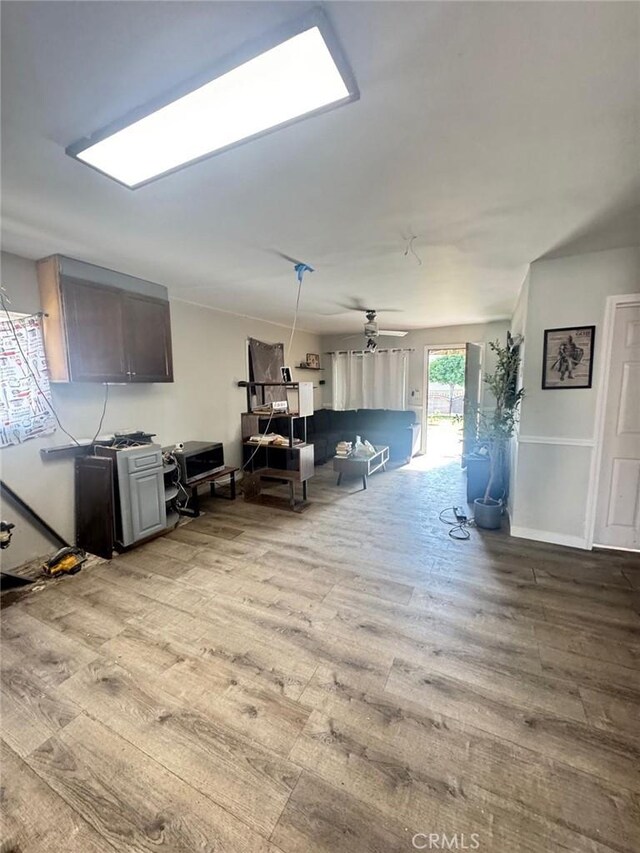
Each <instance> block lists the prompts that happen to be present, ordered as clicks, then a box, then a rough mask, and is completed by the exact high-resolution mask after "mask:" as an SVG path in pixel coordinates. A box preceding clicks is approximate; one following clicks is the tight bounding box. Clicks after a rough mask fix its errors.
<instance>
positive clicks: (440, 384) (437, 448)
mask: <svg viewBox="0 0 640 853" xmlns="http://www.w3.org/2000/svg"><path fill="white" fill-rule="evenodd" d="M425 362H426V364H425V367H426V370H425V386H426V387H425V400H426V411H425V421H426V423H425V433H424V434H425V445H424V452H425V456H426V459H427V462H428V464H429V466H430V467H431V466H440V465H448V464H449V463H451V462H457V463H458V464H459V463H460V461H461V458H462V444H463V432H464V408H465V405H464V400H465V363H466V351H465V347H464V346H455V347H441V348H431V347H428V348H427V351H426V359H425Z"/></svg>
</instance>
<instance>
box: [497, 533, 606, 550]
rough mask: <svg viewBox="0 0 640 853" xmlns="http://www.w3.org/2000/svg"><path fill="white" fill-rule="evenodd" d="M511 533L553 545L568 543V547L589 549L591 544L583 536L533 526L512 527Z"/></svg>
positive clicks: (516, 536) (517, 536) (521, 537)
mask: <svg viewBox="0 0 640 853" xmlns="http://www.w3.org/2000/svg"><path fill="white" fill-rule="evenodd" d="M511 535H512V536H515V538H516V539H533V540H534V542H549V543H551V544H552V545H566V546H567V547H568V548H582V549H583V550H587V551H588V550H589V549H590V548H591V546H590V545H589V544H588V543H587V540H586V539H585V538H584V537H582V536H567V534H566V533H556V532H555V531H554V530H535V529H534V528H533V527H512V528H511Z"/></svg>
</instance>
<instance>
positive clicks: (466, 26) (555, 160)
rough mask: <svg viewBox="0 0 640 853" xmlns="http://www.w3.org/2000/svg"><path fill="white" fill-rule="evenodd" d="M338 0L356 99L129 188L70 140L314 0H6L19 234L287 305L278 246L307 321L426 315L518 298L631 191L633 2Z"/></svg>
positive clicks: (430, 320)
mask: <svg viewBox="0 0 640 853" xmlns="http://www.w3.org/2000/svg"><path fill="white" fill-rule="evenodd" d="M325 8H326V9H327V11H328V14H329V16H330V17H331V19H332V22H333V24H334V27H335V29H336V31H337V33H338V36H339V38H340V39H341V41H342V44H343V47H344V50H345V52H346V54H347V56H348V58H349V60H350V63H351V66H352V68H353V71H354V73H355V76H356V79H357V81H358V84H359V87H360V91H361V99H360V100H359V101H358V102H356V103H353V104H349V105H347V106H344V107H342V108H340V109H338V110H335V111H333V112H330V113H327V114H325V115H321V116H318V117H315V118H312V119H310V120H308V121H303V122H301V123H299V124H296V125H293V126H291V127H289V128H287V129H285V130H282V131H278V132H276V133H273V134H271V135H269V136H267V137H264V138H262V139H260V140H257V141H254V142H251V143H249V144H246V145H243V146H240V147H238V148H235V149H233V150H231V151H228V152H226V153H223V154H221V155H219V156H217V157H213V158H212V159H209V160H207V161H205V162H203V163H200V164H197V165H195V166H192V167H189V168H187V169H184V170H183V171H181V172H178V173H176V174H174V175H171V176H168V177H166V178H163V179H161V180H159V181H157V182H155V183H153V184H150V185H149V186H147V187H144V188H141V189H139V190H136V191H131V190H127V189H125V188H123V187H121V186H119V185H117V184H115V183H113V182H112V181H110V180H108V179H107V178H105V177H103V176H101V175H99V174H97V173H96V172H93V171H92V170H91V169H89V168H87V167H86V166H83V165H82V164H80V163H78V162H76V161H74V160H72V159H71V158H69V157H67V156H66V155H65V153H64V149H65V146H66V145H68V144H69V143H71V142H75V141H76V140H78V139H79V138H81V137H83V136H85V135H88V134H90V133H92V132H94V131H96V130H98V129H100V128H101V127H103V126H104V125H106V124H108V123H109V122H111V121H113V120H115V119H117V118H119V117H121V116H123V115H124V114H125V113H127V112H128V111H129V110H131V109H132V108H134V107H136V106H138V105H140V104H144V103H146V102H147V101H149V100H152V99H154V98H155V97H157V96H159V95H162V94H163V93H164V92H166V91H167V90H169V89H171V88H172V87H173V86H175V85H176V84H178V83H181V82H182V81H184V80H186V79H188V78H189V77H191V76H193V75H194V74H198V73H201V72H203V71H205V70H206V69H207V67H209V66H211V65H213V64H215V63H216V61H217V60H218V59H219V58H220V57H222V56H224V55H226V54H228V53H230V52H233V51H234V50H235V49H237V48H238V46H240V45H241V44H242V43H243V42H245V41H246V40H248V39H252V38H255V37H256V36H259V35H260V34H262V33H265V32H267V31H268V30H270V29H272V28H273V27H275V26H277V25H278V24H279V23H280V22H282V21H285V20H287V19H293V18H295V17H297V16H299V15H301V14H303V13H304V12H305V11H306V9H307V4H306V3H304V2H298V3H269V2H257V3H242V2H233V3H211V2H200V3H191V2H189V3H179V2H103V3H96V2H74V3H67V2H44V3H35V2H3V3H2V168H3V172H2V201H3V245H4V248H5V249H6V250H8V251H12V252H16V253H18V254H21V255H25V256H26V257H30V258H37V257H42V256H44V255H47V254H50V253H52V252H60V253H63V254H67V255H71V256H73V257H78V258H81V259H83V260H87V261H91V262H93V263H98V264H101V265H104V266H109V267H112V268H114V269H118V270H120V271H123V272H127V273H131V274H134V275H139V276H142V277H145V278H148V279H152V280H155V281H158V282H159V283H161V284H164V285H166V286H167V287H169V289H170V291H171V292H172V293H173V295H174V296H175V297H176V298H181V299H186V300H190V301H193V302H197V303H201V304H204V305H210V306H214V307H216V308H221V309H224V310H227V311H233V312H236V313H241V314H247V315H250V316H255V317H261V318H265V319H269V320H274V321H276V322H281V323H287V322H289V321H290V319H291V314H292V311H293V304H294V300H295V280H294V273H293V269H292V267H291V265H290V264H288V263H287V262H286V261H284V260H282V259H281V258H279V257H278V256H277V255H276V254H274V253H273V250H278V251H281V252H284V253H287V254H289V255H293V256H294V257H298V258H301V259H302V260H304V261H307V262H308V263H310V264H312V265H313V266H315V267H316V269H317V271H316V272H315V273H314V274H313V275H310V276H307V277H306V278H305V280H304V285H303V295H302V315H301V319H300V325H301V327H303V328H307V329H311V330H316V331H324V332H334V331H342V330H345V331H346V330H356V329H358V328H360V325H361V320H362V318H361V317H360V316H359V315H357V314H352V315H350V314H348V313H347V314H334V312H339V311H340V308H339V307H338V303H340V302H343V301H345V300H348V299H350V298H359V299H362V300H363V301H364V302H366V303H367V304H368V305H371V306H372V307H380V306H382V307H385V306H396V307H398V308H401V309H403V311H402V313H398V314H388V315H385V314H382V315H381V317H380V320H381V321H382V324H383V325H384V326H387V327H391V328H394V327H395V328H403V327H405V328H419V327H424V326H435V325H449V324H458V323H472V322H482V321H487V320H492V319H497V318H503V317H505V316H508V315H509V314H510V312H511V309H512V307H513V304H514V302H515V298H516V295H517V292H518V290H519V287H520V284H521V282H522V279H523V277H524V275H525V272H526V268H527V264H528V263H529V262H531V261H532V260H534V259H536V258H537V257H540V256H541V255H544V254H545V253H548V252H552V251H553V250H554V249H555V248H556V247H558V246H562V245H563V243H567V242H570V239H571V237H572V235H574V234H582V233H584V231H585V229H588V228H589V226H590V224H591V223H597V222H599V221H601V220H602V219H603V217H604V218H606V217H607V216H608V214H609V213H610V212H612V211H613V212H615V211H618V210H620V209H622V208H624V207H625V206H631V205H632V204H634V203H636V202H637V200H638V189H639V187H640V158H639V157H638V152H639V151H640V113H639V103H638V83H639V67H640V66H639V63H638V57H639V52H638V51H639V10H640V5H638V4H635V3H607V2H605V3H514V2H512V3H504V4H502V3H464V2H461V3H436V2H432V3H421V2H410V3H401V2H375V3H368V2H346V3H342V2H336V3H329V4H327V5H326V7H325ZM623 218H624V217H623ZM410 229H412V231H413V233H414V234H415V235H416V237H417V239H416V240H415V242H414V247H415V249H416V251H417V253H418V254H419V255H420V257H421V259H422V265H421V266H420V265H419V264H418V263H417V261H416V259H415V258H414V257H413V256H412V255H409V256H406V257H405V255H404V249H405V242H404V241H403V235H405V236H406V235H408V233H409V230H410ZM614 239H615V238H614ZM327 315H330V316H327Z"/></svg>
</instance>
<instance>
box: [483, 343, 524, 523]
mask: <svg viewBox="0 0 640 853" xmlns="http://www.w3.org/2000/svg"><path fill="white" fill-rule="evenodd" d="M489 347H490V349H491V350H492V352H494V353H495V356H496V367H495V370H494V371H493V373H485V375H484V382H485V385H486V386H487V388H488V389H489V390H490V391H491V393H492V395H493V397H494V399H495V408H494V409H493V411H491V412H487V411H479V412H478V443H480V444H482V445H484V447H486V449H487V453H488V454H489V481H488V483H487V488H486V489H485V493H484V497H482V498H476V499H475V500H474V502H473V504H474V506H473V515H474V519H475V522H476V525H477V526H478V527H483V528H485V529H486V530H496V529H498V528H499V527H500V524H501V517H502V508H503V501H502V500H495V499H494V498H492V497H491V490H492V488H493V486H494V484H495V483H496V481H497V479H498V477H501V476H502V477H503V478H504V481H505V482H506V476H507V475H506V458H507V457H506V451H507V447H508V446H509V442H510V440H511V438H512V436H513V434H514V432H515V428H516V424H517V423H518V415H519V410H520V402H521V400H522V397H523V396H524V388H520V389H518V387H517V386H518V370H519V367H520V349H519V347H513V346H510V345H509V344H507V346H504V347H503V346H501V345H500V343H499V342H498V341H490V342H489Z"/></svg>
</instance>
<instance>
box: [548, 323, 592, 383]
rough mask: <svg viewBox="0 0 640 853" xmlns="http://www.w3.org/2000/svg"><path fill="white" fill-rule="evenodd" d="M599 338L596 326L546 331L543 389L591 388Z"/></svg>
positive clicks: (569, 327)
mask: <svg viewBox="0 0 640 853" xmlns="http://www.w3.org/2000/svg"><path fill="white" fill-rule="evenodd" d="M595 337H596V327H595V326H568V327H567V328H563V329H545V332H544V351H543V356H542V387H543V388H544V389H546V390H557V389H562V388H591V381H592V378H593V352H594V350H593V345H594V341H595Z"/></svg>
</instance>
